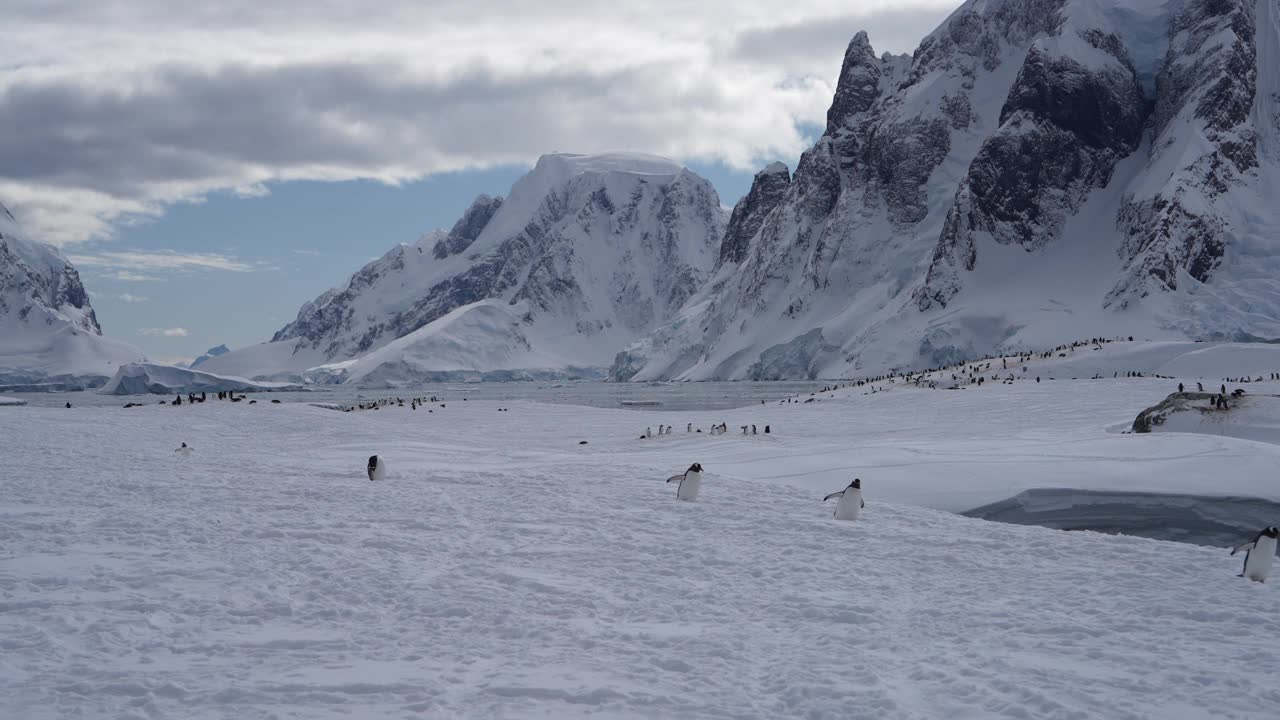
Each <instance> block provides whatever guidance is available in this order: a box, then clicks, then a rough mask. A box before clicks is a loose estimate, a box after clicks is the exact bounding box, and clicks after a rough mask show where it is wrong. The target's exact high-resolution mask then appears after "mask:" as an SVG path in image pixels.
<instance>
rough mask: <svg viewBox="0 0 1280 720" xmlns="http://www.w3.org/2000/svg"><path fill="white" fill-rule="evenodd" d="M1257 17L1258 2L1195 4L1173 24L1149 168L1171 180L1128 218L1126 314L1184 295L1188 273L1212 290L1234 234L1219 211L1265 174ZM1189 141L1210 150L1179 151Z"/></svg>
mask: <svg viewBox="0 0 1280 720" xmlns="http://www.w3.org/2000/svg"><path fill="white" fill-rule="evenodd" d="M1256 7H1257V5H1256V4H1255V2H1254V1H1253V0H1189V1H1188V2H1187V3H1186V4H1185V5H1184V6H1183V8H1182V10H1181V12H1179V13H1178V14H1177V16H1176V17H1175V18H1174V21H1173V25H1172V28H1171V31H1170V32H1171V42H1170V45H1169V52H1168V56H1167V58H1166V60H1165V64H1164V68H1163V70H1162V71H1161V72H1160V75H1159V77H1158V79H1157V83H1158V87H1159V96H1158V98H1157V101H1156V111H1155V118H1154V130H1155V133H1156V134H1155V140H1154V141H1153V143H1152V150H1151V158H1150V160H1149V165H1150V166H1152V167H1153V168H1156V167H1159V168H1160V170H1162V171H1164V172H1168V173H1169V180H1168V181H1167V182H1166V183H1164V185H1163V186H1162V187H1160V188H1159V190H1158V191H1156V192H1154V193H1150V194H1134V195H1132V196H1130V197H1129V199H1128V200H1127V202H1126V203H1125V205H1124V207H1122V208H1121V210H1120V213H1119V217H1118V224H1119V226H1120V228H1121V229H1122V230H1123V231H1124V233H1125V240H1124V243H1123V245H1122V246H1121V248H1120V255H1121V257H1122V258H1123V259H1124V260H1125V263H1126V267H1125V272H1124V274H1123V276H1122V277H1121V279H1120V281H1119V282H1117V283H1116V286H1115V287H1114V288H1113V289H1112V291H1111V292H1110V293H1109V294H1108V296H1107V299H1106V302H1107V304H1108V305H1111V304H1115V305H1116V306H1117V307H1120V308H1124V307H1127V306H1128V305H1129V304H1130V303H1132V302H1133V301H1135V300H1137V299H1140V298H1142V297H1146V296H1147V295H1149V294H1150V293H1151V292H1152V291H1160V290H1164V291H1171V290H1176V289H1178V287H1179V284H1178V282H1179V274H1180V273H1181V272H1185V273H1186V274H1187V275H1189V276H1190V277H1191V278H1193V279H1194V280H1196V281H1198V282H1201V283H1204V282H1208V281H1209V279H1210V277H1211V275H1212V274H1213V271H1214V270H1215V269H1216V268H1218V267H1219V265H1220V264H1221V263H1222V260H1223V257H1224V255H1225V253H1226V249H1227V234H1228V232H1229V230H1230V228H1229V225H1228V222H1227V221H1226V220H1225V219H1224V217H1223V216H1222V215H1221V214H1219V213H1217V212H1215V210H1214V208H1215V205H1216V204H1217V203H1218V202H1219V200H1218V198H1219V196H1221V195H1223V194H1224V193H1226V192H1227V191H1229V190H1230V189H1232V188H1233V187H1235V186H1237V185H1239V184H1240V181H1241V178H1242V176H1244V175H1245V174H1246V173H1249V172H1250V171H1251V170H1253V169H1255V168H1257V167H1258V155H1257V131H1258V130H1257V128H1255V127H1254V126H1253V122H1252V118H1251V110H1252V108H1253V106H1254V102H1255V97H1256V95H1257V90H1258V86H1257V81H1258V77H1257V62H1256V58H1257V53H1258V48H1257V43H1256V31H1257V26H1256V22H1255V21H1256V18H1255V8H1256ZM1272 12H1274V10H1272ZM1267 31H1268V32H1275V29H1274V28H1267ZM1271 71H1272V72H1275V69H1274V68H1271ZM1262 121H1263V122H1265V118H1264V119H1262ZM1188 132H1197V133H1200V134H1201V135H1202V136H1203V138H1204V141H1205V142H1204V143H1203V144H1202V145H1200V146H1199V147H1196V146H1195V145H1192V146H1191V149H1192V150H1193V152H1190V153H1188V152H1187V149H1188V148H1187V143H1186V142H1185V140H1186V138H1185V137H1182V138H1181V140H1182V142H1180V141H1179V140H1180V138H1179V136H1181V135H1185V134H1186V133H1188ZM1170 165H1172V166H1173V167H1169V166H1170Z"/></svg>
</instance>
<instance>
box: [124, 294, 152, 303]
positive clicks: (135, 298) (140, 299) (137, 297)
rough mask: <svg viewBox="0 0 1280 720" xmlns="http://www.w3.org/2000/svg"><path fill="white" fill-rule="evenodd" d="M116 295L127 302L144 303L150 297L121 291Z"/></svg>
mask: <svg viewBox="0 0 1280 720" xmlns="http://www.w3.org/2000/svg"><path fill="white" fill-rule="evenodd" d="M116 297H117V298H118V299H120V300H122V301H124V302H127V303H144V302H146V301H147V300H150V298H147V297H144V296H142V295H133V294H131V293H121V294H119V295H117V296H116Z"/></svg>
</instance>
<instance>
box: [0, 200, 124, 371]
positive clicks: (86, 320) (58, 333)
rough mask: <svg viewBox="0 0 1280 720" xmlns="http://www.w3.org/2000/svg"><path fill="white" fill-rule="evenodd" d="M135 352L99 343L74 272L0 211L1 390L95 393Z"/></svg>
mask: <svg viewBox="0 0 1280 720" xmlns="http://www.w3.org/2000/svg"><path fill="white" fill-rule="evenodd" d="M142 359H144V358H143V355H142V352H141V351H140V350H138V349H137V348H135V347H133V346H132V345H128V344H125V343H122V342H119V341H117V340H112V339H110V338H106V337H103V336H102V328H101V327H99V325H98V318H97V316H96V315H95V314H94V312H93V307H92V306H91V305H90V304H89V294H88V292H87V291H86V290H85V289H84V285H83V284H81V282H80V274H79V273H77V272H76V269H75V267H73V266H72V265H71V263H70V262H69V261H68V260H67V259H66V258H64V257H63V256H62V253H60V252H58V250H57V248H55V247H53V246H52V245H46V244H44V243H40V242H35V241H32V240H28V239H27V238H25V237H23V235H22V233H21V230H20V229H19V227H18V223H17V220H15V219H14V217H13V215H12V214H10V212H9V210H8V209H7V208H5V207H4V206H3V205H0V388H8V389H10V390H15V391H23V392H32V391H38V390H41V389H55V390H63V389H69V390H75V389H81V388H84V387H96V386H98V385H101V384H102V383H103V382H105V381H106V379H107V378H109V377H110V376H111V375H112V374H113V373H114V372H115V370H116V367H118V366H119V365H121V364H124V363H128V362H134V361H137V360H142Z"/></svg>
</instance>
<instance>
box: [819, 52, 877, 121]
mask: <svg viewBox="0 0 1280 720" xmlns="http://www.w3.org/2000/svg"><path fill="white" fill-rule="evenodd" d="M880 77H881V71H880V60H879V59H878V58H877V57H876V54H875V52H874V51H873V50H872V49H871V40H870V39H869V38H868V37H867V33H866V32H865V31H864V32H859V33H858V34H857V35H854V36H853V40H852V41H850V42H849V47H848V49H846V50H845V53H844V64H843V65H842V66H841V67H840V79H839V80H838V81H837V82H836V93H835V97H834V98H833V99H832V101H831V107H830V108H829V109H828V110H827V130H826V134H828V135H831V134H834V133H835V132H836V131H837V130H839V129H840V128H842V127H844V126H845V124H846V123H847V122H849V120H850V118H852V117H854V116H855V115H858V114H860V113H864V112H866V111H867V110H870V109H871V106H872V104H873V103H875V101H876V100H877V99H879V98H880Z"/></svg>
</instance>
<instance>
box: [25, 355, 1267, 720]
mask: <svg viewBox="0 0 1280 720" xmlns="http://www.w3.org/2000/svg"><path fill="white" fill-rule="evenodd" d="M1224 372H1225V370H1224ZM1171 383H1172V381H1169V380H1160V379H1123V378H1122V379H1118V380H1112V379H1110V378H1108V379H1105V380H1080V381H1074V382H1073V381H1069V380H1056V381H1048V380H1046V381H1044V382H1042V383H1040V384H1035V383H1034V382H1021V383H1015V384H1013V385H1001V384H989V385H986V386H984V387H982V388H970V389H964V390H955V391H949V390H927V389H917V388H914V387H907V388H904V387H902V386H901V385H900V384H898V383H894V384H887V383H886V384H883V385H877V386H876V390H877V392H875V393H874V394H865V395H864V394H862V393H864V392H870V390H871V388H870V387H869V386H864V387H861V388H856V389H846V390H839V391H836V392H828V393H821V394H818V395H816V396H814V397H813V398H812V399H813V400H814V402H811V403H803V402H800V403H789V404H788V403H783V404H778V403H769V404H767V405H756V406H750V407H746V408H742V409H739V410H732V411H714V412H685V413H677V412H671V413H669V414H668V413H665V412H664V411H659V414H657V415H655V414H654V413H653V412H646V413H643V414H641V413H639V412H636V411H627V410H607V409H592V408H583V407H572V406H555V405H541V404H535V403H530V402H523V401H512V402H503V403H498V402H480V401H470V402H456V401H453V400H455V399H454V398H448V400H450V402H447V407H440V406H435V407H434V408H433V410H434V412H432V413H425V412H423V410H417V411H413V410H410V409H409V408H408V407H405V408H387V409H384V410H380V411H376V412H353V413H341V412H333V411H331V410H323V409H319V408H313V407H309V406H307V405H305V404H294V405H270V404H266V405H264V404H258V405H254V406H249V405H247V404H244V403H241V404H237V405H232V404H229V403H206V404H196V405H184V406H183V407H180V408H175V407H168V406H165V407H161V406H146V407H141V408H134V409H131V410H128V411H123V410H120V409H117V408H75V409H73V410H62V409H52V408H29V409H26V410H24V411H22V412H20V413H16V412H15V413H4V414H0V437H4V438H5V440H6V442H5V468H6V472H5V473H4V474H3V475H2V476H0V518H2V520H0V715H6V716H13V717H22V718H32V719H35V720H39V719H40V718H52V717H61V716H97V717H101V716H111V717H145V716H154V717H184V718H213V717H228V716H233V717H298V718H303V717H305V718H327V717H334V718H336V717H350V716H353V715H356V716H360V717H369V718H374V717H403V716H406V715H418V716H427V717H558V718H559V717H585V716H588V715H591V716H596V717H605V718H640V717H700V718H701V717H721V718H775V717H814V718H817V717H865V718H929V717H995V718H1027V717H1045V718H1049V717H1063V718H1066V717H1108V718H1134V719H1137V718H1155V717H1159V718H1204V717H1215V718H1262V717H1269V716H1270V715H1271V710H1270V709H1271V708H1274V707H1276V706H1277V705H1278V704H1280V691H1278V690H1277V689H1276V685H1275V682H1274V680H1275V677H1276V674H1277V672H1280V651H1278V650H1277V648H1276V646H1275V638H1276V637H1280V613H1277V609H1280V608H1278V605H1277V603H1278V602H1280V596H1277V594H1276V593H1277V590H1276V585H1275V583H1274V582H1273V583H1268V584H1259V583H1252V582H1247V581H1245V580H1242V579H1240V578H1237V577H1236V575H1237V574H1238V573H1239V572H1240V560H1239V558H1238V557H1235V558H1233V557H1230V556H1229V555H1228V551H1227V550H1226V549H1223V548H1210V547H1201V546H1196V545H1190V544H1182V543H1171V542H1162V541H1156V540H1149V539H1144V538H1136V537H1123V536H1111V535H1104V534H1098V533H1089V532H1080V533H1064V532H1059V531H1054V530H1049V529H1046V528H1039V527H1029V526H1021V525H1013V524H1001V523H992V522H986V521H982V520H977V519H973V518H966V517H961V516H958V515H955V514H952V513H948V512H944V511H943V510H951V509H955V510H965V509H970V508H973V507H976V506H978V505H981V504H984V503H988V502H993V501H996V500H1000V499H1003V498H1008V497H1011V496H1013V495H1015V494H1017V493H1018V492H1021V491H1022V490H1025V489H1030V488H1033V487H1055V486H1056V487H1061V488H1076V489H1108V490H1128V491H1133V492H1164V493H1183V494H1191V495H1204V494H1205V493H1206V492H1207V493H1212V494H1224V495H1227V494H1229V495H1233V496H1242V497H1248V496H1253V497H1265V498H1269V499H1270V500H1272V501H1275V500H1277V499H1280V489H1277V485H1276V483H1275V482H1274V468H1275V467H1276V464H1277V461H1280V445H1277V444H1275V443H1261V442H1252V441H1247V440H1240V439H1235V438H1231V437H1222V436H1214V435H1209V434H1202V433H1194V434H1180V433H1156V434H1150V435H1123V434H1119V433H1117V432H1113V431H1112V429H1113V427H1114V426H1116V425H1119V424H1122V423H1124V422H1128V421H1131V420H1132V418H1133V416H1134V415H1135V414H1136V413H1137V411H1138V410H1140V409H1142V408H1144V407H1147V406H1149V405H1151V404H1154V403H1155V402H1158V401H1159V400H1160V399H1162V398H1163V397H1165V395H1167V393H1168V392H1170V385H1171ZM1267 388H1271V390H1270V391H1272V392H1274V391H1276V390H1280V383H1271V384H1268V383H1254V384H1252V385H1250V386H1249V391H1250V393H1255V392H1256V393H1262V392H1264V391H1267ZM800 399H801V400H807V399H810V398H808V397H806V398H800ZM498 407H505V408H509V412H498V411H497V408H498ZM125 412H127V413H128V422H120V420H119V418H121V417H123V416H121V415H120V414H119V413H125ZM659 422H663V423H665V424H672V425H674V426H675V427H676V429H677V431H676V432H675V433H674V434H672V435H664V436H661V437H655V438H650V439H648V440H638V439H637V434H638V432H639V431H640V430H642V429H643V428H644V426H646V425H656V424H658V423H659ZM687 422H692V423H693V424H694V425H695V426H698V427H702V428H703V429H704V430H705V429H706V428H708V427H709V426H710V425H711V424H712V423H715V422H725V423H727V424H728V425H729V426H730V427H731V428H733V427H736V426H737V425H741V424H744V423H756V424H759V425H764V424H766V423H768V424H770V425H771V426H772V432H771V434H770V435H767V436H766V435H757V436H743V435H740V434H734V433H733V432H730V433H729V434H725V435H720V436H714V437H713V436H710V435H709V434H707V433H706V432H704V433H702V434H697V433H692V434H690V433H685V432H683V430H684V426H685V423H687ZM580 440H588V441H589V444H588V445H579V444H578V442H579V441H580ZM181 442H188V443H189V444H191V445H192V446H193V447H194V448H195V451H194V452H193V453H192V455H191V457H190V458H188V459H186V460H182V461H179V460H178V459H176V458H175V457H174V455H173V449H174V448H175V447H177V446H178V445H179V444H180V443H181ZM372 454H378V455H380V456H382V457H384V458H386V460H387V462H388V463H389V465H390V467H391V468H393V470H392V472H391V473H389V474H388V477H387V479H386V480H385V481H383V482H381V483H371V482H369V481H368V479H367V476H366V473H365V463H366V461H367V459H368V457H369V456H370V455H372ZM691 462H699V463H701V464H702V465H703V467H704V472H703V477H702V488H701V494H700V496H699V498H698V501H697V502H690V503H680V502H677V501H676V500H675V499H674V497H672V496H673V494H674V493H673V491H672V488H671V486H669V485H666V484H664V480H665V479H666V478H667V477H670V476H671V475H672V474H673V473H676V472H679V471H681V470H682V469H683V468H686V467H688V466H689V464H690V463H691ZM851 476H856V477H860V478H862V480H863V488H864V494H865V497H866V499H867V505H866V508H865V509H864V510H863V511H862V513H861V515H860V516H859V518H858V520H857V521H856V522H852V523H845V522H836V521H833V520H832V519H831V506H830V504H827V505H823V503H822V502H821V499H822V498H823V497H824V496H825V495H827V494H828V493H830V492H834V491H836V490H840V489H842V488H843V487H845V486H846V485H848V483H849V480H850V478H851ZM1206 479H1211V482H1209V483H1206ZM1247 539H1248V538H1240V542H1243V541H1245V540H1247Z"/></svg>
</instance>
